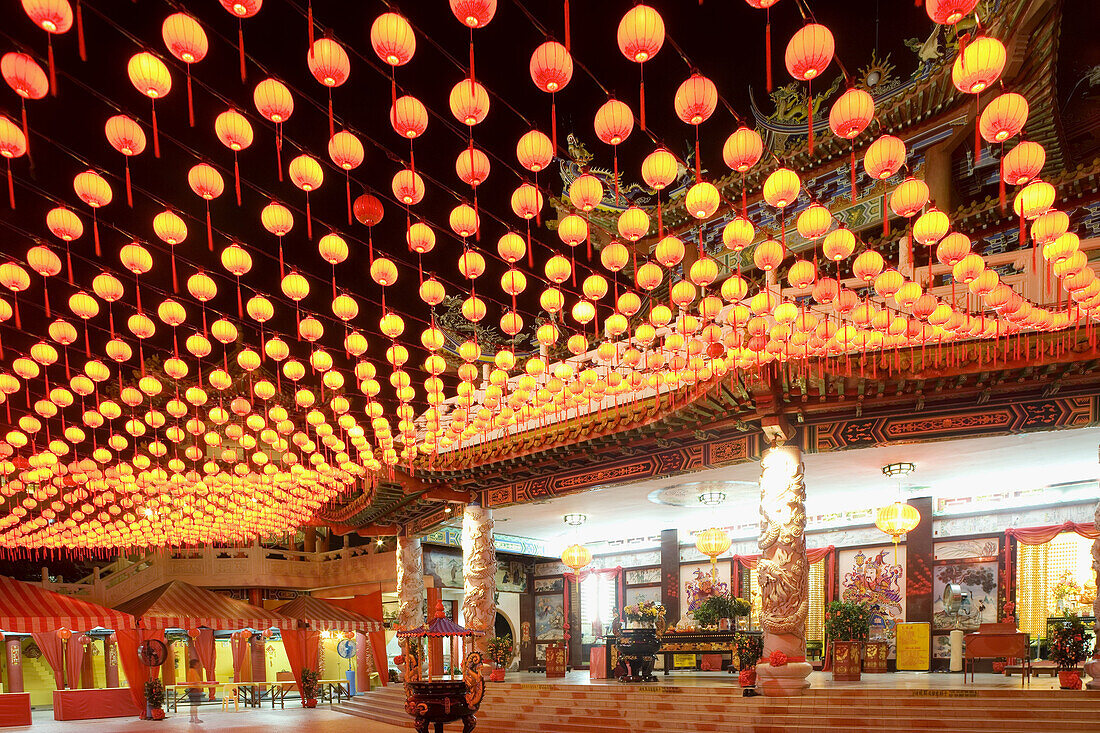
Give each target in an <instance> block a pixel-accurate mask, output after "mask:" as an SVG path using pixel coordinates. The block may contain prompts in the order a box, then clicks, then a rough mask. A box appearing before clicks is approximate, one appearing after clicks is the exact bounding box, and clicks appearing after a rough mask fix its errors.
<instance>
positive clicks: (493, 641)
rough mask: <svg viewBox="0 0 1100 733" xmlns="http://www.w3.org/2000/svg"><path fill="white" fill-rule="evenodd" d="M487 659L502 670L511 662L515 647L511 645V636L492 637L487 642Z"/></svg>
mask: <svg viewBox="0 0 1100 733" xmlns="http://www.w3.org/2000/svg"><path fill="white" fill-rule="evenodd" d="M488 651H489V659H490V660H491V661H492V662H493V664H495V665H497V666H498V667H501V668H504V667H507V666H508V663H509V662H511V661H512V655H513V654H514V653H515V646H514V645H513V644H512V635H511V634H505V635H504V636H492V637H489V641H488Z"/></svg>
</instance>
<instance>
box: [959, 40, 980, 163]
mask: <svg viewBox="0 0 1100 733" xmlns="http://www.w3.org/2000/svg"><path fill="white" fill-rule="evenodd" d="M960 53H961V52H960ZM980 97H981V95H980V94H975V95H974V165H975V166H977V165H978V163H979V162H980V161H981V159H982V129H981V125H979V124H978V117H980V116H981V113H982V105H981V102H979V101H978V100H979V99H980Z"/></svg>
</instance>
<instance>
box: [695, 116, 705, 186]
mask: <svg viewBox="0 0 1100 733" xmlns="http://www.w3.org/2000/svg"><path fill="white" fill-rule="evenodd" d="M702 170H703V169H702V163H701V162H700V161H699V125H696V126H695V182H696V183H698V182H699V179H700V178H702Z"/></svg>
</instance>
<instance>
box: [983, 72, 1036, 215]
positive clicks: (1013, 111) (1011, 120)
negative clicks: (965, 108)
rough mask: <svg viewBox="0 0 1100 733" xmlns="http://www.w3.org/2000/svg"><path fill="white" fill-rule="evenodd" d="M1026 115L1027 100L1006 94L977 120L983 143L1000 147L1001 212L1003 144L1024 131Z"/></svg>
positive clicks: (1013, 93) (999, 191) (995, 100)
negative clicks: (983, 139)
mask: <svg viewBox="0 0 1100 733" xmlns="http://www.w3.org/2000/svg"><path fill="white" fill-rule="evenodd" d="M1027 115H1028V104H1027V99H1025V98H1024V97H1023V96H1022V95H1020V94H1016V93H1015V92H1006V93H1004V94H1002V95H1000V96H999V97H996V98H994V99H993V101H992V102H990V103H989V104H987V105H986V107H985V109H984V110H982V114H981V116H980V117H979V118H978V122H977V124H978V129H979V131H980V132H981V134H982V137H983V138H985V141H986V142H987V143H997V144H1000V146H1001V156H1000V158H1001V159H1000V166H1001V174H1000V175H999V176H998V178H999V179H1000V180H999V181H998V199H999V201H1000V205H1001V211H1004V210H1005V177H1004V160H1005V155H1004V143H1005V141H1006V140H1009V139H1011V138H1013V137H1015V136H1016V135H1018V134H1019V133H1020V132H1021V131H1022V130H1023V129H1024V125H1025V124H1026V123H1027Z"/></svg>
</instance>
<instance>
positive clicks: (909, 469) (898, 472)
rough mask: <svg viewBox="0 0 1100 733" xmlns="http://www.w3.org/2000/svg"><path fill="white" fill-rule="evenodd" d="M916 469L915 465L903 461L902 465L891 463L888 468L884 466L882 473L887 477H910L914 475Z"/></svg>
mask: <svg viewBox="0 0 1100 733" xmlns="http://www.w3.org/2000/svg"><path fill="white" fill-rule="evenodd" d="M915 468H916V465H915V464H913V463H909V462H908V461H903V462H901V463H891V464H890V465H888V466H883V467H882V473H883V474H884V475H886V476H908V475H909V474H911V473H913V469H915Z"/></svg>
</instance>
